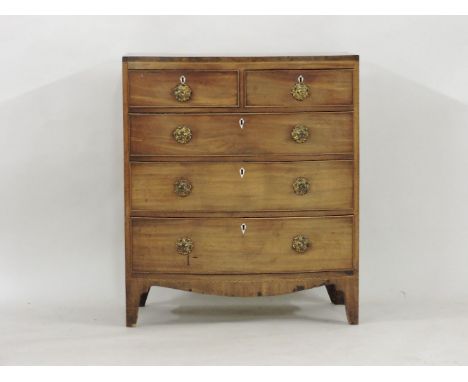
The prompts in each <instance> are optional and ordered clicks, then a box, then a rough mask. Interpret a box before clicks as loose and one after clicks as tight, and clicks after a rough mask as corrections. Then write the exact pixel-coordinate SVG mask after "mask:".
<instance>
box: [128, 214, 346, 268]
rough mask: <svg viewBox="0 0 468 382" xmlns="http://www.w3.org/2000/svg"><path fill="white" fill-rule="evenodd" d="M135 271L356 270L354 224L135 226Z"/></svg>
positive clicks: (333, 220) (178, 222) (147, 222)
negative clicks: (353, 260) (353, 264)
mask: <svg viewBox="0 0 468 382" xmlns="http://www.w3.org/2000/svg"><path fill="white" fill-rule="evenodd" d="M131 235H132V270H133V271H134V272H161V273H164V272H166V273H287V272H315V271H325V270H346V269H351V268H352V258H353V249H352V248H353V245H352V242H353V218H352V216H343V217H321V218H259V219H257V218H245V219H240V218H204V219H152V218H134V219H132V221H131Z"/></svg>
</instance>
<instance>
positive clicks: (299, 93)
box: [291, 76, 310, 101]
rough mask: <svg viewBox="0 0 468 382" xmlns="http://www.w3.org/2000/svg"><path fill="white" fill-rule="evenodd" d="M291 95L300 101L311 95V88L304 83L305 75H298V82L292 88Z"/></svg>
mask: <svg viewBox="0 0 468 382" xmlns="http://www.w3.org/2000/svg"><path fill="white" fill-rule="evenodd" d="M291 95H292V96H293V97H294V99H296V100H298V101H304V100H305V99H306V98H307V97H308V96H309V95H310V88H309V86H307V85H306V84H305V83H304V77H303V76H299V77H297V82H296V84H295V85H294V86H293V87H292V89H291Z"/></svg>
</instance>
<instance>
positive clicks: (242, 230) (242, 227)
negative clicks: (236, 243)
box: [240, 223, 247, 235]
mask: <svg viewBox="0 0 468 382" xmlns="http://www.w3.org/2000/svg"><path fill="white" fill-rule="evenodd" d="M240 228H241V232H242V235H245V231H247V224H245V223H242V224H241V226H240Z"/></svg>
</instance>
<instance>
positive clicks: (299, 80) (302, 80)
mask: <svg viewBox="0 0 468 382" xmlns="http://www.w3.org/2000/svg"><path fill="white" fill-rule="evenodd" d="M297 82H299V83H300V84H302V83H303V82H304V77H303V76H302V74H301V75H300V76H299V77H297Z"/></svg>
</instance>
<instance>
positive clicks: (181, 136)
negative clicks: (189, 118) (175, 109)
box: [172, 126, 192, 145]
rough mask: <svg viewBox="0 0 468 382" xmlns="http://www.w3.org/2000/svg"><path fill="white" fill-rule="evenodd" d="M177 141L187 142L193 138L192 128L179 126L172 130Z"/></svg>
mask: <svg viewBox="0 0 468 382" xmlns="http://www.w3.org/2000/svg"><path fill="white" fill-rule="evenodd" d="M172 136H173V137H174V139H175V140H176V142H177V143H181V144H183V145H184V144H186V143H189V142H190V141H191V140H192V130H190V127H187V126H177V127H176V128H175V129H174V131H173V132H172Z"/></svg>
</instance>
